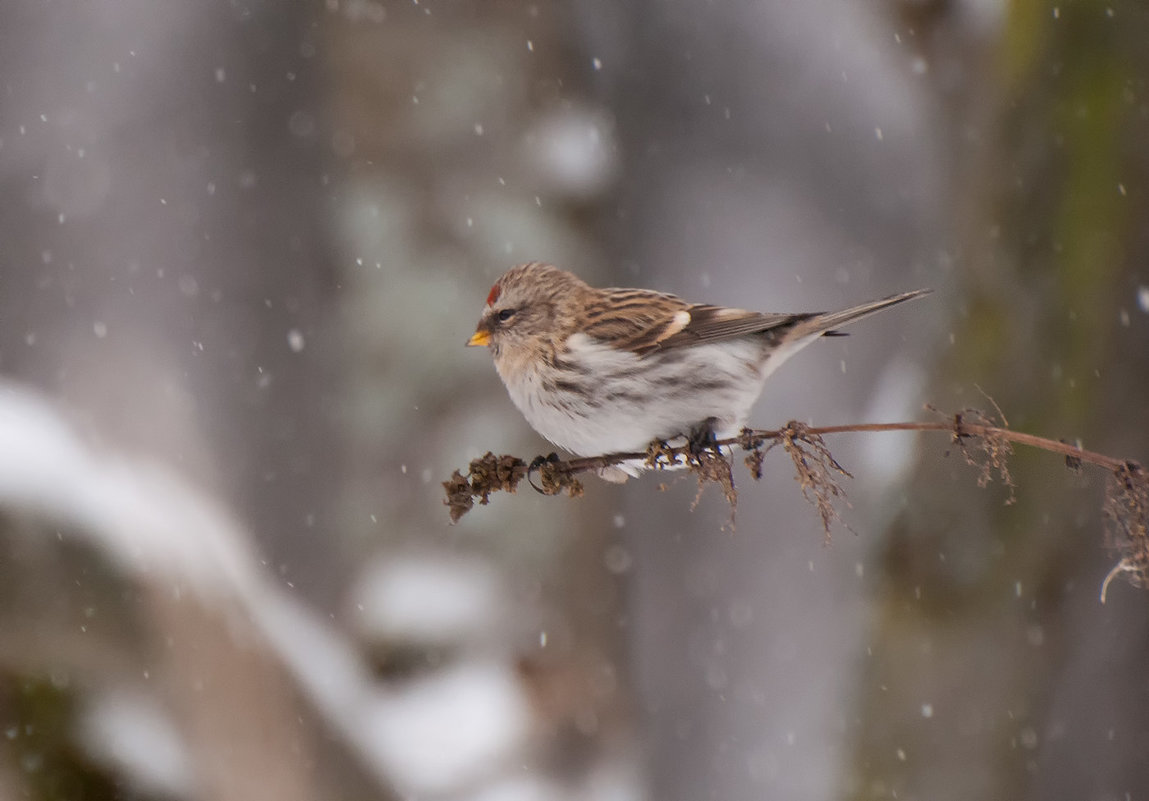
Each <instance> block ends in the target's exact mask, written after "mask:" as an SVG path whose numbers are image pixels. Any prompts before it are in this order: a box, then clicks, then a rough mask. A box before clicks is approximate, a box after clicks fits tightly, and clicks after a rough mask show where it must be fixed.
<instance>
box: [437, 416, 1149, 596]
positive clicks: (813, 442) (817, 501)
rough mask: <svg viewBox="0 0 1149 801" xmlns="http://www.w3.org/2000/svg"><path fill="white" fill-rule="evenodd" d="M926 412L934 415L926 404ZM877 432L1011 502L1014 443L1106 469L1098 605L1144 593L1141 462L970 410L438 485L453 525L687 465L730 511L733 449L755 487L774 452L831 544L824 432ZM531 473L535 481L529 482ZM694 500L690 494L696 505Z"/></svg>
mask: <svg viewBox="0 0 1149 801" xmlns="http://www.w3.org/2000/svg"><path fill="white" fill-rule="evenodd" d="M927 408H928V409H930V410H931V411H937V410H936V409H933V408H932V407H927ZM1003 419H1004V418H1003ZM882 431H944V432H948V433H949V434H950V437H951V441H952V443H953V445H954V446H955V447H956V448H957V449H958V450H959V451H960V452H961V454H962V456H963V458H964V459H965V461H966V463H967V464H969V465H971V466H972V467H974V468H975V469H976V470H977V471H978V478H977V483H978V486H981V487H984V486H986V485H988V484H989V483H990V482H991V481H993V480H994V478H995V476H996V478H997V480H999V481H1001V482H1002V483H1003V484H1005V485H1006V486H1007V487H1008V488H1009V492H1010V494H1009V499H1008V500H1007V501H1006V502H1007V503H1012V502H1013V499H1014V483H1013V477H1012V475H1011V474H1010V472H1009V466H1008V458H1009V456H1010V455H1011V454H1012V452H1013V446H1014V445H1024V446H1027V447H1032V448H1039V449H1041V450H1045V451H1049V452H1050V453H1056V454H1059V455H1061V456H1064V457H1065V463H1066V465H1067V466H1068V467H1069V468H1070V469H1073V470H1080V469H1081V468H1082V466H1083V465H1085V464H1089V465H1094V466H1096V467H1100V468H1102V469H1104V470H1106V471H1107V472H1108V474H1109V482H1108V485H1107V488H1106V492H1105V503H1104V506H1103V514H1104V517H1105V520H1106V529H1107V544H1108V545H1109V547H1110V548H1111V549H1113V550H1114V551H1116V552H1117V553H1118V554H1119V555H1120V561H1119V562H1118V563H1117V565H1116V566H1115V567H1114V568H1113V570H1111V571H1110V573H1109V576H1107V577H1106V579H1105V584H1104V585H1103V587H1102V600H1103V601H1104V599H1105V591H1106V589H1107V588H1108V585H1109V582H1110V581H1111V580H1112V579H1113V578H1115V577H1116V576H1118V575H1121V576H1124V577H1125V578H1127V579H1128V580H1129V581H1130V582H1131V583H1133V584H1134V585H1136V586H1141V587H1145V586H1149V475H1147V474H1146V471H1145V469H1144V468H1143V467H1142V466H1141V465H1140V464H1138V463H1137V462H1133V461H1129V460H1126V459H1117V458H1114V457H1112V456H1107V455H1105V454H1103V453H1097V452H1095V451H1089V450H1085V449H1084V448H1081V447H1079V446H1077V445H1071V444H1069V443H1066V442H1059V441H1056V440H1051V439H1047V438H1045V437H1038V436H1035V435H1033V434H1025V433H1023V432H1020V431H1013V430H1012V429H1009V428H1006V427H1005V426H1004V425H997V424H996V423H995V422H994V420H993V419H992V418H991V417H989V416H988V415H986V414H985V413H984V412H981V411H979V410H977V409H966V410H963V411H961V412H959V413H957V414H954V415H952V416H949V417H947V418H946V419H945V420H944V421H937V422H902V423H855V424H851V425H840V426H807V425H805V424H803V423H799V422H796V421H791V422H790V423H787V424H786V425H785V426H784V427H782V428H779V429H774V430H754V429H743V431H742V433H741V434H739V435H738V436H737V437H730V438H727V439H722V440H717V441H716V442H714V443H712V445H710V446H708V447H706V448H703V449H700V448H699V447H698V446H697V444H690V443H688V444H685V445H681V446H677V447H671V446H669V445H667V444H666V443H665V442H655V443H652V444H651V446H650V448H648V449H647V450H646V451H645V452H642V453H639V452H630V453H611V454H604V455H602V456H584V457H579V458H575V459H567V460H562V459H559V458H558V457H557V456H556V455H555V454H551V455H550V456H548V457H545V458H544V457H539V458H537V459H535V460H534V461H533V462H532V463H531V464H530V465H528V464H527V463H526V462H524V461H523V460H522V459H519V458H517V457H514V456H495V455H494V454H492V453H487V454H486V455H485V456H483V457H482V458H480V459H476V460H474V461H472V462H471V464H470V467H469V468H468V471H467V475H465V476H464V475H462V474H461V473H460V472H459V471H457V470H456V471H455V472H454V474H453V475H452V476H451V478H450V480H448V481H444V482H443V488H444V489H445V490H446V493H447V497H446V500H445V501H444V503H445V504H446V505H447V506H448V508H449V510H450V515H451V522H456V521H457V520H458V519H459V518H461V517H462V516H463V515H464V514H466V513H467V512H469V511H470V510H471V509H472V508H473V507H474V504H475V501H476V500H477V501H478V502H479V503H480V504H486V503H488V502H489V500H490V496H491V493H493V492H497V491H499V490H505V491H507V492H514V491H515V490H516V488H517V487H518V484H519V482H521V481H522V480H523V479H524V478H526V479H527V480H528V481H529V482H530V483H531V486H533V487H534V488H535V490H536V491H538V492H540V493H542V494H544V495H558V494H560V493H562V492H566V493H567V494H568V495H570V496H572V497H577V496H579V495H582V493H583V488H582V484H581V483H580V482H579V481H578V479H576V478H575V476H576V475H578V474H580V473H585V472H588V471H597V470H601V469H602V468H605V467H611V466H613V465H618V464H622V463H624V462H635V461H642V462H643V463H645V464H646V466H647V467H649V468H651V469H655V470H664V469H673V468H677V467H683V466H685V467H687V468H689V469H690V470H691V471H692V472H693V473H694V474H695V475H697V476H698V480H699V487H700V492H701V488H702V487H703V486H705V485H706V484H707V483H709V482H716V483H718V484H719V486H720V487H721V489H722V492H723V495H724V497H725V498H726V500H727V502H728V503H729V504H730V506H731V510H732V513H733V509H734V507H735V505H736V503H737V491H736V489H735V487H734V479H733V472H732V469H731V465H732V460H731V459H730V458H728V456H727V454H728V453H729V452H730V450H731V449H732V448H734V447H738V448H741V449H742V450H744V451H746V452H747V456H746V459H745V462H746V466H747V468H748V469H749V471H750V475H751V476H752V477H753V478H754V479H755V480H758V479H760V478H761V477H762V464H763V462H764V460H765V458H766V454H767V453H769V452H770V451H771V450H772V449H773V448H774V447H776V446H779V445H780V446H781V447H782V449H783V451H785V452H786V454H787V455H789V456H790V459H791V461H792V462H793V464H794V469H795V478H796V480H797V481H798V483H799V485H800V486H801V488H802V495H803V497H805V498H806V500H807V501H809V502H810V503H811V504H812V505H813V506H814V507H815V508H816V509H817V510H818V514H819V517H820V518H821V521H822V528H823V530H824V531H825V533H826V536H827V537H829V535H830V530H831V527H832V525H833V523H834V522H835V521H837V522H839V523H842V518H841V516H840V515H839V513H838V510H837V506H836V505H835V501H836V500H842V501H845V492H844V491H843V489H842V487H841V485H840V484H839V483H838V480H837V477H838V476H846V477H852V476H850V473H849V472H847V471H846V469H845V468H843V467H842V466H841V465H840V464H838V462H837V461H836V460H835V459H834V457H833V455H832V454H831V453H830V450H829V448H827V447H826V444H825V442H824V441H823V439H822V438H823V437H824V436H826V435H828V434H842V433H849V432H857V433H861V432H882ZM536 473H537V474H538V483H536V482H535V481H534V480H533V478H532V476H533V475H534V474H536ZM697 500H698V499H697V497H696V498H695V503H697Z"/></svg>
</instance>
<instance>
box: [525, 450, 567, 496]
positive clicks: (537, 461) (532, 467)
mask: <svg viewBox="0 0 1149 801" xmlns="http://www.w3.org/2000/svg"><path fill="white" fill-rule="evenodd" d="M558 461H559V455H558V454H557V453H554V452H552V453H549V454H547V455H546V456H536V457H535V458H534V459H532V460H531V463H530V464H529V465H527V483H529V484H530V485H531V488H532V489H533V490H534V491H535V492H537V493H538V494H539V495H552V494H553V493H550V492H547V491H546V490H545V489H543V488H542V487H540V486H539V485H538V484H536V483H535V480H534V479H533V478H532V477H531V475H532V474H533V473H534V472H535V471H536V470H538V469H539V468H541V467H542V466H543V465H545V464H554V463H556V462H558Z"/></svg>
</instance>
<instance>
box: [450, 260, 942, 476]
mask: <svg viewBox="0 0 1149 801" xmlns="http://www.w3.org/2000/svg"><path fill="white" fill-rule="evenodd" d="M929 292H930V290H928V289H918V290H914V291H911V292H903V293H901V294H897V295H890V296H889V297H885V298H881V299H880V300H874V301H870V302H868V303H862V304H860V305H857V306H851V307H850V308H847V309H842V310H841V311H834V312H802V313H776V312H757V311H747V310H745V309H734V308H728V307H725V306H716V305H712V304H708V303H690V302H688V301H685V300H682V299H681V298H679V297H677V296H675V295H670V294H666V293H663V292H656V291H654V290H649V289H621V288H607V289H598V288H595V287H592V286H590V285H589V284H587V283H586V282H585V281H583V280H582V279H580V278H578V277H577V276H575V275H574V274H572V273H570V272H567V271H566V270H562V269H559V268H558V267H555V266H553V265H551V264H547V263H544V262H539V261H532V262H527V263H525V264H519V265H516V266H514V267H512V268H510V269H509V270H507V271H506V272H505V273H503V275H502V276H500V277H499V279H498V280H497V281H495V284H494V286H492V287H491V290H490V292H489V293H488V295H487V302H486V305H485V307H484V308H483V311H482V314H481V316H480V319H479V323H478V325H477V326H476V328H475V333H474V334H472V335H471V337H470V339H469V340H467V345H468V346H473V347H478V346H485V347H487V348H488V349H489V350H490V352H491V355H492V356H493V358H494V364H495V370H496V371H497V372H498V374H499V377H500V378H501V379H502V381H503V384H504V385H505V386H506V388H507V392H508V394H509V395H510V397H511V400H512V401H513V402H514V404H515V406H516V407H518V410H519V411H520V412H521V413H522V414H523V416H524V417H525V418H526V420H527V422H528V423H529V424H530V425H531V427H532V428H534V430H535V431H537V432H538V433H539V434H540V435H542V436H543V437H544V438H545V439H547V440H549V441H550V442H551V443H553V444H554V445H556V446H558V447H559V448H562V449H563V450H565V451H568V452H570V453H572V454H574V455H576V456H599V455H604V454H611V453H628V452H644V451H646V450H647V448H648V447H650V446H651V445H652V444H653V443H655V442H667V443H671V444H685V443H686V442H697V441H699V438H700V437H701V438H702V439H703V440H704V441H705V440H708V441H710V442H714V441H716V440H719V439H724V438H728V437H733V436H737V435H738V434H739V433H740V432H741V431H742V429H743V427H744V426H745V425H746V421H747V419H748V418H749V415H750V411H751V407H752V406H753V405H754V403H755V401H757V400H758V397H759V395H761V394H762V390H763V386H764V384H765V382H766V379H767V378H768V377H769V376H770V374H771V373H773V372H774V371H775V370H776V369H777V368H778V367H779V366H780V365H781V364H782V363H783V362H785V361H786V360H787V359H789V358H790V357H791V356H793V355H794V354H795V353H797V352H798V351H799V350H801V349H802V348H804V347H805V346H806V345H808V344H810V343H811V342H813V341H814V340H815V339H818V338H820V337H822V336H827V335H836V334H839V332H838V330H837V329H838V328H840V327H841V326H844V325H846V324H847V323H852V322H854V321H856V320H860V319H862V318H863V317H868V316H869V315H871V314H875V313H877V312H879V311H882V310H884V309H888V308H890V307H891V306H894V305H897V304H899V303H904V302H905V301H908V300H912V299H914V298H918V297H921V296H922V295H925V294H927V293H929ZM644 467H645V465H644V461H643V460H631V461H627V462H623V463H622V464H619V465H612V466H610V467H607V468H602V469H600V470H599V471H598V472H599V475H601V476H602V478H604V479H606V480H608V481H614V482H622V481H626V480H627V478H629V477H632V476H637V475H639V474H640V473H641V472H642V471H643V469H644Z"/></svg>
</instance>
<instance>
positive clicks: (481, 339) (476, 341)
mask: <svg viewBox="0 0 1149 801" xmlns="http://www.w3.org/2000/svg"><path fill="white" fill-rule="evenodd" d="M489 344H491V335H490V334H489V333H487V332H486V331H482V330H480V331H476V332H475V333H473V334H471V338H470V339H468V340H467V347H468V348H477V347H480V346H486V345H489Z"/></svg>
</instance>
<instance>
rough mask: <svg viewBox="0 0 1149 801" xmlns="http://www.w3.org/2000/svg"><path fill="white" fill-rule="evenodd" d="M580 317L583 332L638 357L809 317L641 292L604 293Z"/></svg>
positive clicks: (757, 330) (608, 291)
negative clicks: (694, 301)
mask: <svg viewBox="0 0 1149 801" xmlns="http://www.w3.org/2000/svg"><path fill="white" fill-rule="evenodd" d="M583 313H584V315H585V328H583V333H585V334H587V335H588V336H590V337H592V338H594V339H596V340H598V341H599V342H603V343H605V344H607V345H610V346H611V347H613V348H615V349H617V350H626V351H631V352H632V353H637V354H639V355H643V354H646V353H650V352H652V351H655V350H666V349H668V348H680V347H685V346H688V345H695V344H698V343H701V342H715V341H720V340H723V339H731V338H733V337H739V336H743V335H745V334H752V333H760V332H763V331H767V330H769V329H772V328H777V327H779V326H786V325H789V324H792V323H794V322H798V321H800V320H805V319H807V318H809V317H811V316H813V315H808V314H768V313H762V312H751V311H745V310H743V309H729V308H725V307H723V306H711V305H707V304H693V305H692V304H689V303H687V302H686V301H684V300H682V299H681V298H678V297H675V296H674V295H666V294H662V293H660V292H652V291H650V290H645V289H608V290H605V291H603V292H602V293H601V294H600V295H599V296H598V297H597V298H595V300H594V301H593V302H591V303H590V304H588V305H587V306H586V307H585V308H584V310H583Z"/></svg>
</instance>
